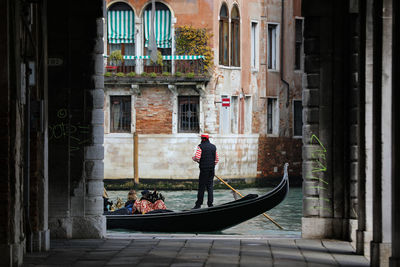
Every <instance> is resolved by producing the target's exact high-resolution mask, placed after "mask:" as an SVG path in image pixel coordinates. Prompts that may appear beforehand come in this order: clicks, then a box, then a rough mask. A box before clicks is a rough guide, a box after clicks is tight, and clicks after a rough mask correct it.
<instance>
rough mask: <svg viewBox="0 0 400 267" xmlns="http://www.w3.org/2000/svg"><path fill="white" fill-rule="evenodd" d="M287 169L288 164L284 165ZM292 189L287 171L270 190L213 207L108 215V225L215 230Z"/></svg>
mask: <svg viewBox="0 0 400 267" xmlns="http://www.w3.org/2000/svg"><path fill="white" fill-rule="evenodd" d="M285 169H286V168H285ZM288 190H289V181H288V176H287V172H286V171H285V175H284V177H283V179H282V181H281V182H280V184H279V185H278V186H277V187H276V188H274V189H273V190H272V191H270V192H269V193H267V194H265V195H263V196H259V197H254V198H250V199H246V198H244V199H239V200H236V201H233V202H229V203H225V204H222V205H217V206H214V207H210V208H203V209H195V210H187V211H176V212H165V213H155V214H138V215H106V217H107V228H108V229H117V228H119V229H129V230H133V231H142V232H166V233H168V232H174V233H175V232H186V233H187V232H191V233H200V232H215V231H221V230H224V229H226V228H229V227H232V226H235V225H237V224H239V223H242V222H244V221H247V220H249V219H251V218H253V217H255V216H257V215H260V214H262V213H263V212H266V211H268V210H270V209H272V208H274V207H275V206H277V205H278V204H279V203H281V202H282V201H283V200H284V199H285V197H286V195H287V193H288Z"/></svg>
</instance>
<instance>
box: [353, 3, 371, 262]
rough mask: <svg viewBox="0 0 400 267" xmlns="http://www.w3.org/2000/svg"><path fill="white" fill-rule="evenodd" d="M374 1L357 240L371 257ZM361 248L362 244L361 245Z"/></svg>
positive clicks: (367, 49) (368, 23) (368, 14)
mask: <svg viewBox="0 0 400 267" xmlns="http://www.w3.org/2000/svg"><path fill="white" fill-rule="evenodd" d="M372 2H373V1H372V0H368V1H367V3H366V7H365V8H366V10H365V12H366V15H365V17H366V18H365V20H366V22H365V25H366V27H365V29H363V30H365V36H366V38H365V81H364V83H365V100H364V103H365V105H364V107H365V115H364V121H365V125H364V129H365V131H364V132H365V182H364V181H361V182H362V183H363V182H364V191H362V192H359V194H360V195H361V194H363V196H362V199H364V200H365V202H364V203H363V206H365V211H364V218H359V220H364V227H363V228H362V229H360V230H359V232H358V237H357V239H358V240H359V241H360V242H361V241H362V242H363V245H362V246H363V249H361V248H358V251H362V250H363V251H364V255H366V256H367V257H369V256H370V245H369V243H370V241H371V240H372V166H373V164H372V156H373V149H372V132H373V127H372V85H373V83H372V82H373V79H372V77H373V30H372V22H373V19H372V18H373V17H372V10H373V9H372ZM359 246H361V244H360V245H359Z"/></svg>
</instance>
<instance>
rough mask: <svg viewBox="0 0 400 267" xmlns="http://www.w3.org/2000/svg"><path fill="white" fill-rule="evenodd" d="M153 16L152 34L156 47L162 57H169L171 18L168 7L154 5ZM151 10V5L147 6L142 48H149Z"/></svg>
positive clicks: (157, 3)
mask: <svg viewBox="0 0 400 267" xmlns="http://www.w3.org/2000/svg"><path fill="white" fill-rule="evenodd" d="M155 4H156V5H155V11H156V12H155V14H154V34H155V39H156V45H157V48H158V49H159V50H161V52H162V54H163V55H170V54H171V53H170V50H171V47H172V16H171V12H170V11H169V9H168V7H167V6H166V5H164V4H163V3H160V2H156V3H155ZM151 8H152V4H151V3H150V4H149V5H147V7H146V9H145V11H144V15H143V22H144V46H145V47H148V46H149V41H150V35H151Z"/></svg>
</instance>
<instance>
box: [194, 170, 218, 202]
mask: <svg viewBox="0 0 400 267" xmlns="http://www.w3.org/2000/svg"><path fill="white" fill-rule="evenodd" d="M213 180H214V168H212V169H200V175H199V189H198V191H197V201H196V207H200V206H201V205H202V204H203V199H204V191H205V190H206V189H207V197H208V198H207V205H208V206H209V207H211V206H212V205H213V202H214V192H213V191H214V181H213Z"/></svg>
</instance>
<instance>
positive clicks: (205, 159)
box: [192, 133, 219, 209]
mask: <svg viewBox="0 0 400 267" xmlns="http://www.w3.org/2000/svg"><path fill="white" fill-rule="evenodd" d="M192 159H193V160H194V161H195V162H197V163H199V168H200V175H199V188H198V191H197V201H196V204H195V206H194V208H193V209H199V208H200V207H201V205H202V204H203V199H204V191H205V189H207V205H208V207H212V206H213V202H214V193H213V190H214V184H213V180H214V171H215V165H217V163H218V161H219V159H218V152H217V148H216V146H215V145H213V144H211V143H210V140H209V135H208V134H206V133H204V134H202V135H201V143H200V144H199V145H198V146H197V148H196V152H195V154H194V156H193V157H192Z"/></svg>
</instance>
